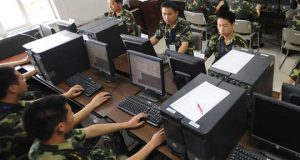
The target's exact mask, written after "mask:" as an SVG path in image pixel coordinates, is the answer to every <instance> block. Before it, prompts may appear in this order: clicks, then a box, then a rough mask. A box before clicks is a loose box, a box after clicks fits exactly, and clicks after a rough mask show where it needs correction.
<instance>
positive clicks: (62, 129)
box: [56, 122, 67, 133]
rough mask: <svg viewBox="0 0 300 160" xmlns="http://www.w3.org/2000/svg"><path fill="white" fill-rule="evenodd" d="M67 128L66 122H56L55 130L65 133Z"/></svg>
mask: <svg viewBox="0 0 300 160" xmlns="http://www.w3.org/2000/svg"><path fill="white" fill-rule="evenodd" d="M66 130H67V124H66V123H65V122H60V123H58V125H57V127H56V131H57V132H59V133H65V132H66Z"/></svg>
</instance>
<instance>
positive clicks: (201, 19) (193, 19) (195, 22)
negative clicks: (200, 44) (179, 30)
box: [184, 11, 209, 40]
mask: <svg viewBox="0 0 300 160" xmlns="http://www.w3.org/2000/svg"><path fill="white" fill-rule="evenodd" d="M184 16H185V18H186V20H187V21H189V22H190V23H191V28H192V29H194V30H196V31H201V32H202V33H203V32H206V34H205V35H206V36H205V40H207V30H208V28H209V26H208V25H207V23H206V20H205V16H204V14H203V13H196V12H190V11H184Z"/></svg>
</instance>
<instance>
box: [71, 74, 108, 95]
mask: <svg viewBox="0 0 300 160" xmlns="http://www.w3.org/2000/svg"><path fill="white" fill-rule="evenodd" d="M66 84H67V85H69V86H74V85H76V84H79V85H81V86H82V87H83V88H84V92H83V94H84V95H85V96H87V97H90V96H91V95H92V94H94V93H95V92H97V91H98V90H100V89H101V88H102V87H103V86H102V85H101V84H99V83H97V82H96V81H94V80H93V79H92V78H91V77H89V76H86V75H83V74H80V73H76V74H74V75H72V76H71V77H70V78H68V79H67V80H66Z"/></svg>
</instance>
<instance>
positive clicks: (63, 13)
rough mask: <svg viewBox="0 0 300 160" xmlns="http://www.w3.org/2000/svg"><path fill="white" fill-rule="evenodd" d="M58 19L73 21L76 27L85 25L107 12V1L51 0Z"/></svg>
mask: <svg viewBox="0 0 300 160" xmlns="http://www.w3.org/2000/svg"><path fill="white" fill-rule="evenodd" d="M52 3H53V4H54V5H55V6H56V9H57V10H56V12H57V14H58V15H59V17H58V18H60V19H64V20H68V19H70V18H71V19H74V20H75V23H76V24H77V25H82V24H85V23H87V22H89V21H91V20H93V19H95V18H97V17H100V16H102V15H103V14H104V13H105V12H107V11H108V4H107V0H52Z"/></svg>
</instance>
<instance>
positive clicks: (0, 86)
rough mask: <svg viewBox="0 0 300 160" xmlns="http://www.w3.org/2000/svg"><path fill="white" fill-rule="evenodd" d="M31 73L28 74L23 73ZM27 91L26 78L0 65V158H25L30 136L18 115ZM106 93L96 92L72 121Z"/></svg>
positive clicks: (78, 89)
mask: <svg viewBox="0 0 300 160" xmlns="http://www.w3.org/2000/svg"><path fill="white" fill-rule="evenodd" d="M27 77H31V76H27ZM82 90H83V88H82V87H81V86H79V85H76V86H74V87H72V88H71V89H70V90H69V91H68V92H66V93H64V94H62V95H63V96H64V97H66V98H73V97H76V96H78V95H79V94H81V92H82ZM26 91H27V84H26V78H25V76H23V75H22V74H20V73H19V72H18V71H15V69H14V68H11V67H0V130H1V132H0V138H1V143H0V148H1V149H0V157H1V158H3V159H27V158H26V157H27V156H26V155H27V152H28V150H29V147H30V145H31V144H32V142H33V138H31V137H28V136H27V134H26V133H25V131H24V129H23V127H22V119H21V118H22V115H23V112H24V109H25V105H26V106H27V104H29V102H28V101H23V100H21V99H22V97H23V96H24V94H25V92H26ZM107 94H108V93H105V92H103V93H100V94H98V95H96V96H95V97H94V99H93V100H92V101H91V102H90V103H89V104H88V105H86V106H85V107H84V108H83V109H82V110H81V111H79V112H78V113H76V114H75V116H74V117H75V124H78V123H79V122H80V121H82V120H83V119H84V118H85V117H87V115H88V114H89V113H90V112H91V111H92V110H94V109H95V108H96V107H98V106H99V105H101V104H102V103H103V102H105V101H106V100H108V99H109V98H110V96H106V95H107Z"/></svg>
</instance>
